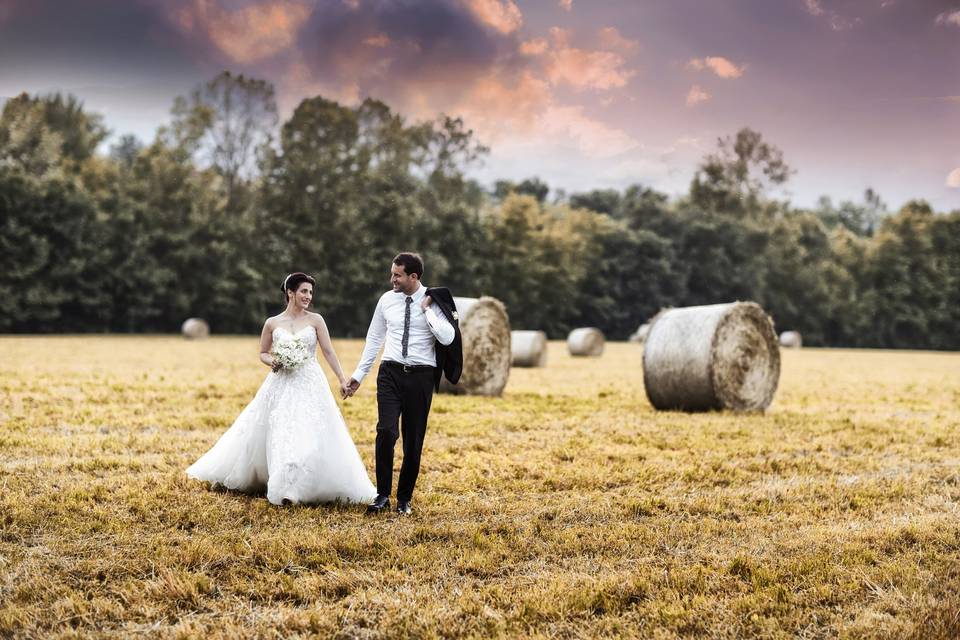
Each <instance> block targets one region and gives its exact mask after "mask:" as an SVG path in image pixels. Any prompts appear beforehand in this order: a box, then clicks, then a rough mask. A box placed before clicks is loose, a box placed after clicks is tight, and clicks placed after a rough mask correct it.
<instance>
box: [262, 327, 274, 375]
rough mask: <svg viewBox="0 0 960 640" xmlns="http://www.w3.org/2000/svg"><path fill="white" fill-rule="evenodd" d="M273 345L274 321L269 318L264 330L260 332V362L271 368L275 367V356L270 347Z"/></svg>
mask: <svg viewBox="0 0 960 640" xmlns="http://www.w3.org/2000/svg"><path fill="white" fill-rule="evenodd" d="M272 346H273V322H272V321H271V320H270V319H269V318H268V319H267V321H266V322H264V323H263V331H261V332H260V362H262V363H263V364H265V365H267V366H268V367H270V368H271V369H273V356H272V355H270V347H272ZM274 370H275V369H274Z"/></svg>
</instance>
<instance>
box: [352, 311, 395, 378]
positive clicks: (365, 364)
mask: <svg viewBox="0 0 960 640" xmlns="http://www.w3.org/2000/svg"><path fill="white" fill-rule="evenodd" d="M386 337H387V319H386V317H385V316H384V315H383V299H382V298H381V299H380V300H379V301H378V302H377V308H376V309H375V310H374V312H373V318H372V319H371V320H370V327H369V328H368V329H367V341H366V344H365V345H364V347H363V355H361V356H360V362H359V363H357V370H356V371H354V372H353V379H354V380H356V381H357V382H363V379H364V378H365V377H367V374H368V373H370V369H371V368H372V367H373V361H374V360H376V359H377V354H378V353H380V348H381V347H383V342H384V340H385V339H386Z"/></svg>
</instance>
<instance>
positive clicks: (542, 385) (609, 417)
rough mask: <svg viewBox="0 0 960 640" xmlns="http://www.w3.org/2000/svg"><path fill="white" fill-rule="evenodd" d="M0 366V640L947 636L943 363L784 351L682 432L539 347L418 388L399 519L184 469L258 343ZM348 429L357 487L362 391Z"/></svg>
mask: <svg viewBox="0 0 960 640" xmlns="http://www.w3.org/2000/svg"><path fill="white" fill-rule="evenodd" d="M337 346H338V350H339V352H340V355H341V359H342V360H343V361H344V363H345V365H346V366H347V368H348V369H349V368H350V367H351V366H352V365H353V364H354V363H355V362H356V358H357V356H358V355H359V350H360V346H361V345H360V343H359V342H355V341H350V342H347V341H344V342H339V343H338V344H337ZM0 349H2V353H3V357H2V359H0V389H2V404H0V472H2V479H0V580H2V582H0V636H11V635H12V636H23V637H31V636H33V637H38V636H44V637H48V636H53V637H57V636H59V637H81V636H82V637H91V636H92V637H108V636H124V637H126V636H134V635H141V636H150V637H154V636H157V637H160V636H162V637H168V636H169V637H193V636H196V637H200V636H204V637H224V638H227V637H230V638H233V637H263V638H266V637H291V636H297V635H303V636H307V635H314V634H316V635H319V636H322V637H326V636H334V635H337V634H342V636H343V637H364V638H365V637H398V638H399V637H439V636H456V637H488V636H513V637H516V636H524V637H569V638H579V637H599V636H603V637H609V636H630V637H653V638H671V637H683V636H688V637H689V636H709V637H723V638H738V637H803V638H818V637H841V638H894V637H896V638H899V637H916V638H936V637H941V638H946V637H956V636H957V635H958V634H960V619H958V616H960V595H958V591H960V509H958V500H960V435H958V434H960V429H958V427H960V354H937V353H909V352H901V353H895V352H867V351H829V350H810V349H808V350H802V351H787V352H785V353H784V354H783V357H784V361H783V375H782V378H781V385H780V391H779V392H778V394H777V397H776V399H775V400H774V404H773V406H772V407H771V409H770V410H769V411H768V412H767V413H766V414H765V415H734V414H725V413H710V414H701V415H686V414H682V413H658V412H654V411H653V410H652V409H651V407H650V405H649V404H648V402H647V400H646V397H645V395H644V393H643V385H642V374H641V367H640V348H639V347H637V346H636V345H630V344H616V343H613V344H609V345H608V346H607V350H606V353H605V354H604V356H603V357H602V358H600V359H577V360H574V359H571V358H570V357H568V356H567V355H566V350H565V345H564V344H563V343H551V345H550V354H549V360H548V361H549V365H550V366H549V367H548V368H546V369H528V370H524V369H515V370H514V371H513V372H512V374H511V379H510V383H509V385H508V386H507V390H506V394H505V395H504V397H503V398H499V399H488V398H471V397H453V396H440V397H438V398H437V399H436V400H435V402H434V411H433V414H432V416H431V424H430V429H429V431H428V434H427V444H426V450H425V454H424V465H423V473H422V475H421V480H420V482H419V485H418V492H417V495H416V496H415V498H414V504H415V508H416V513H415V516H414V517H413V518H409V519H398V518H396V517H394V516H390V517H383V518H376V519H369V518H366V517H365V516H364V515H363V509H362V508H357V507H333V506H321V507H295V508H279V507H274V506H271V505H270V504H268V503H267V502H266V501H265V500H264V499H263V498H258V497H252V496H245V495H239V494H234V493H225V492H216V491H210V490H208V489H206V488H205V487H204V486H202V485H201V484H199V483H196V482H193V481H189V480H188V479H187V478H186V477H185V476H184V473H183V470H184V469H185V468H186V467H187V466H188V465H189V464H190V463H191V462H193V461H194V460H195V459H196V458H197V457H198V456H199V455H200V454H201V453H203V452H204V451H205V450H206V449H207V448H208V447H209V446H210V445H211V444H212V443H213V442H214V441H215V440H216V438H217V437H218V436H219V435H220V433H221V432H222V431H223V430H224V429H225V428H226V427H227V426H229V424H230V423H231V422H232V420H233V419H234V417H235V416H236V415H237V414H238V413H239V411H240V409H241V408H242V407H243V406H244V405H245V404H246V403H247V402H248V401H249V400H250V399H251V398H252V396H253V392H254V391H255V389H256V388H257V386H258V385H259V383H260V382H261V380H262V378H263V376H264V375H265V372H266V369H265V368H264V367H262V366H261V365H259V364H258V363H257V359H256V340H255V339H254V338H215V339H211V340H208V341H205V342H186V341H183V340H180V339H178V338H170V337H156V338H153V337H146V338H145V337H82V338H81V337H62V338H59V337H57V338H33V337H24V338H13V337H7V338H0ZM370 382H371V383H372V379H371V381H370ZM344 412H345V416H346V418H347V422H348V424H349V425H350V429H351V431H352V433H353V435H354V438H355V440H356V442H357V444H358V447H359V448H360V451H361V455H362V456H363V457H364V459H365V460H366V461H367V464H368V469H369V470H370V471H371V476H372V471H373V469H372V457H373V456H372V453H373V438H374V423H375V417H374V416H375V398H374V389H373V385H372V384H370V383H368V384H365V385H364V387H363V388H362V389H361V392H360V393H359V394H358V395H357V397H355V398H353V399H352V400H350V401H348V402H347V403H346V404H345V405H344Z"/></svg>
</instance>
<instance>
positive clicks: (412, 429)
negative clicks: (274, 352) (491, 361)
mask: <svg viewBox="0 0 960 640" xmlns="http://www.w3.org/2000/svg"><path fill="white" fill-rule="evenodd" d="M422 276H423V259H422V258H421V257H420V256H419V255H417V254H416V253H401V254H399V255H398V256H397V257H395V258H394V259H393V264H392V265H391V269H390V283H391V284H392V285H393V290H392V291H388V292H386V293H384V294H383V295H382V296H380V301H379V302H377V308H376V310H374V312H373V319H372V320H371V321H370V328H369V329H368V330H367V341H366V345H365V346H364V348H363V355H362V356H361V357H360V362H359V364H358V365H357V370H356V371H355V372H354V374H353V377H352V378H350V382H349V383H348V393H349V395H353V394H354V393H356V391H357V389H358V388H359V387H360V383H361V382H362V381H363V379H364V378H365V377H366V375H367V374H368V373H370V368H371V367H372V366H373V361H374V360H375V359H376V357H377V353H379V351H380V348H381V347H384V351H383V358H382V359H381V362H380V370H379V372H378V373H377V414H378V422H377V445H376V462H377V497H376V499H375V500H374V501H373V503H372V504H371V505H370V506H369V507H368V508H367V513H382V512H384V511H388V510H389V509H390V491H391V489H392V485H393V449H394V445H395V444H396V442H397V439H398V438H399V437H400V436H401V434H402V435H403V464H402V465H401V466H400V481H399V483H398V484H397V513H399V514H402V515H410V514H411V513H412V509H411V508H410V500H411V498H412V497H413V487H414V485H415V484H416V482H417V475H418V474H419V473H420V452H421V451H422V450H423V438H424V435H425V434H426V431H427V416H428V415H429V413H430V403H431V401H432V400H433V390H434V387H435V386H437V387H438V386H439V381H440V373H441V371H440V369H439V367H438V364H439V365H440V366H442V367H443V370H444V371H445V372H446V373H447V377H448V379H450V381H451V382H454V383H456V382H457V379H458V378H459V376H460V365H461V363H462V361H463V356H462V351H461V342H460V340H459V338H460V336H459V333H460V330H459V327H458V326H457V325H458V323H457V315H456V306H455V305H454V302H453V296H452V295H451V294H450V291H449V290H448V289H445V288H436V289H430V290H429V291H428V290H427V288H426V287H425V286H424V285H423V284H422V283H421V282H420V278H421V277H422ZM438 343H439V345H438ZM438 360H440V361H441V362H438ZM401 418H402V420H401Z"/></svg>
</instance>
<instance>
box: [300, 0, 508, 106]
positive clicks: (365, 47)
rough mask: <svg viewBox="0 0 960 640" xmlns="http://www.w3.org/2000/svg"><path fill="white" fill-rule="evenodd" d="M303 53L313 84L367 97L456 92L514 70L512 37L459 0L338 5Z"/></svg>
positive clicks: (309, 30) (318, 20) (312, 31)
mask: <svg viewBox="0 0 960 640" xmlns="http://www.w3.org/2000/svg"><path fill="white" fill-rule="evenodd" d="M298 46H299V49H300V51H301V52H302V55H303V60H304V62H305V64H306V65H307V66H308V68H309V70H310V73H311V74H312V75H313V77H314V79H316V80H319V81H322V82H334V83H355V84H356V85H357V86H358V88H359V90H360V92H361V94H365V93H377V94H379V95H400V94H404V93H406V92H408V91H416V88H417V87H425V86H430V87H433V89H434V90H442V89H443V86H442V85H444V84H448V85H449V86H448V87H447V90H449V91H450V92H456V91H457V90H458V88H459V87H462V85H463V83H464V82H469V81H470V80H471V79H474V78H476V77H477V76H479V75H481V74H483V73H485V72H486V71H488V70H489V69H491V68H492V67H494V66H497V65H500V66H502V65H504V64H508V65H509V64H510V62H509V61H510V56H511V55H512V54H513V53H514V52H515V51H516V49H517V47H518V39H517V38H516V37H515V36H514V35H513V34H506V35H505V34H503V33H501V32H499V31H497V30H496V29H494V28H492V27H491V26H490V25H488V24H484V22H483V21H482V20H481V19H480V18H479V17H478V16H477V15H476V14H474V13H473V12H471V11H470V9H469V8H467V7H466V6H465V4H464V3H461V2H454V1H452V0H423V1H419V2H409V1H408V2H402V1H396V0H393V1H387V2H360V3H358V4H357V6H356V8H352V7H351V6H349V5H347V4H342V3H332V4H327V5H324V7H323V8H322V10H320V9H318V10H317V11H315V12H314V14H313V16H312V17H311V18H310V20H309V21H308V22H307V24H306V25H305V26H304V28H303V29H302V31H301V35H300V39H299V42H298Z"/></svg>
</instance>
